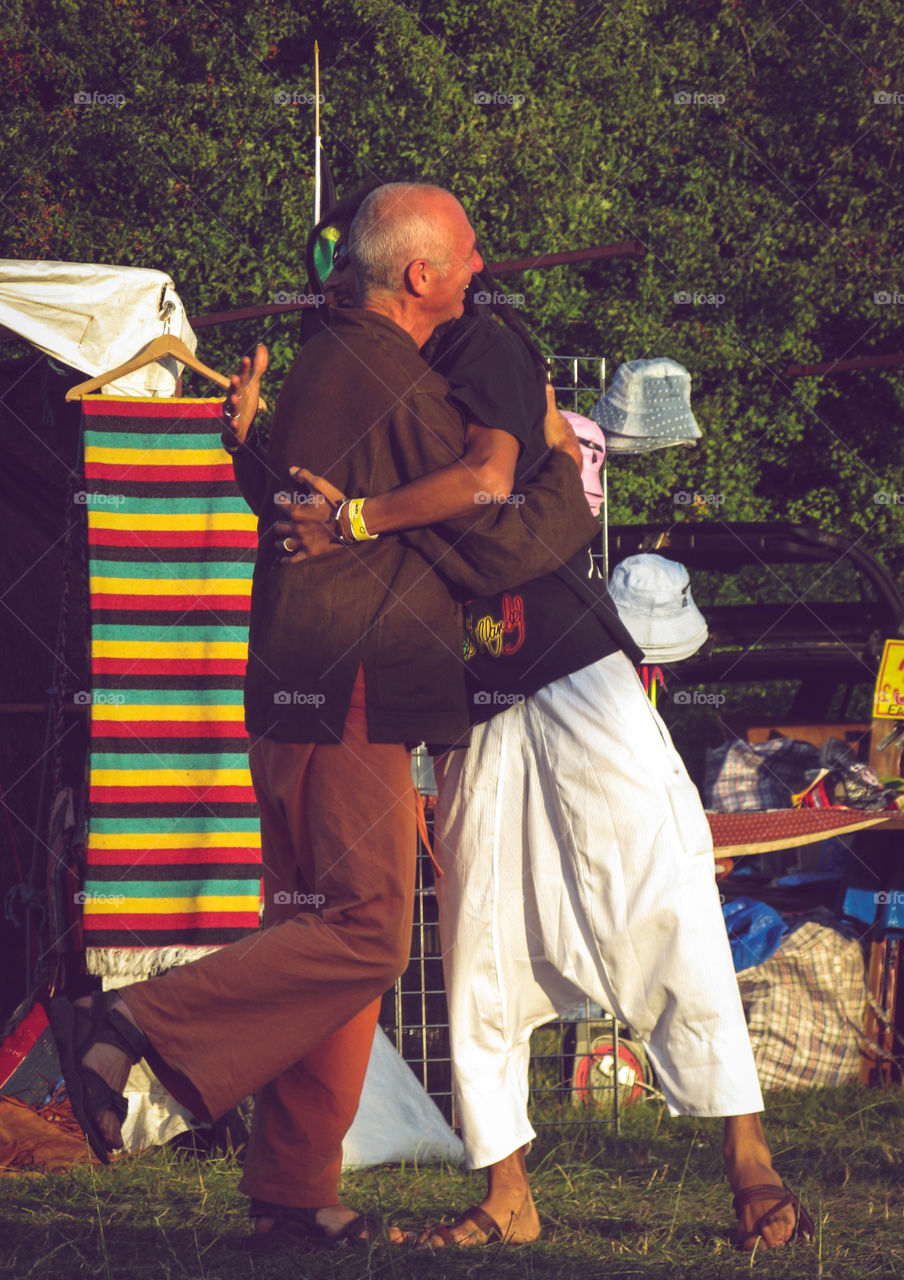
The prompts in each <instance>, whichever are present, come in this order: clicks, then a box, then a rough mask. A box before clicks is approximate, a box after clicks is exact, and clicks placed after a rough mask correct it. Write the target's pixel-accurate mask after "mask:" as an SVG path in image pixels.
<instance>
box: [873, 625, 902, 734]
mask: <svg viewBox="0 0 904 1280" xmlns="http://www.w3.org/2000/svg"><path fill="white" fill-rule="evenodd" d="M873 715H874V716H876V717H877V718H878V719H880V720H904V640H886V641H885V649H884V651H883V653H882V662H881V664H880V666H879V676H878V679H877V680H876V697H875V699H874V701H873Z"/></svg>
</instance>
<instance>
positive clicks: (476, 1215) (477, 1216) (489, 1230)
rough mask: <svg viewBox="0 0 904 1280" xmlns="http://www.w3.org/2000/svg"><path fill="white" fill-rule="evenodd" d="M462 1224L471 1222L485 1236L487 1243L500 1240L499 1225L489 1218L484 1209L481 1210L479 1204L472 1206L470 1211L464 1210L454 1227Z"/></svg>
mask: <svg viewBox="0 0 904 1280" xmlns="http://www.w3.org/2000/svg"><path fill="white" fill-rule="evenodd" d="M463 1222H473V1223H474V1226H475V1227H479V1228H480V1230H481V1231H482V1232H483V1233H484V1235H485V1236H486V1238H487V1242H488V1243H489V1242H490V1241H494V1240H502V1232H501V1230H500V1229H499V1223H498V1222H495V1221H494V1220H493V1219H492V1218H491V1217H490V1215H489V1214H488V1213H487V1211H486V1209H481V1207H480V1205H479V1204H472V1205H471V1207H470V1209H465V1211H464V1213H463V1214H462V1215H461V1216H460V1217H459V1218H458V1219H457V1221H456V1224H455V1225H456V1226H459V1225H460V1224H461V1223H463Z"/></svg>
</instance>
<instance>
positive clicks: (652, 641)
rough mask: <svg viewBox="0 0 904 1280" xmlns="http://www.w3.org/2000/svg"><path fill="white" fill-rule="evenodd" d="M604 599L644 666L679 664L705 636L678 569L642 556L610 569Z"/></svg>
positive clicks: (703, 621) (662, 559) (659, 558)
mask: <svg viewBox="0 0 904 1280" xmlns="http://www.w3.org/2000/svg"><path fill="white" fill-rule="evenodd" d="M609 594H610V595H611V596H612V599H613V600H614V601H615V605H616V607H617V609H618V614H619V617H620V618H621V620H622V622H623V623H624V624H625V626H626V627H627V628H628V630H629V631H630V632H631V635H632V636H633V638H634V640H635V641H636V642H637V644H638V645H639V646H640V648H641V649H643V652H644V659H645V661H647V662H680V660H681V659H682V658H689V657H690V656H691V654H692V653H696V652H697V650H698V649H699V648H700V646H701V645H702V644H703V642H704V640H705V639H706V638H707V636H708V635H709V630H708V629H707V626H706V619H705V618H704V617H703V614H702V613H701V612H700V610H699V609H698V608H697V606H696V605H695V604H694V599H693V596H692V595H691V580H690V576H689V574H688V572H687V569H685V567H684V565H683V564H678V563H677V562H676V561H674V560H666V559H665V557H664V556H657V555H653V554H652V553H649V552H648V553H646V554H644V555H638V556H628V557H627V559H625V560H622V561H621V562H620V563H619V564H617V565H616V566H615V568H614V569H613V571H612V578H611V580H610V582H609Z"/></svg>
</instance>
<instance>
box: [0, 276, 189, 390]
mask: <svg viewBox="0 0 904 1280" xmlns="http://www.w3.org/2000/svg"><path fill="white" fill-rule="evenodd" d="M0 327H2V329H7V330H9V331H10V332H12V333H14V334H16V335H18V336H19V337H20V338H23V339H24V340H25V341H26V342H30V343H32V344H33V345H34V346H36V347H38V348H39V349H40V350H41V351H43V352H44V353H45V354H46V355H48V356H50V357H51V358H52V359H54V360H57V361H59V362H60V363H61V364H65V365H69V366H70V367H71V368H73V369H76V370H78V371H79V372H80V373H84V374H86V375H87V376H88V377H96V376H97V375H98V374H101V373H106V372H107V370H108V369H115V368H116V367H117V365H120V364H124V363H125V362H126V361H127V360H131V359H132V357H133V356H136V355H138V354H139V353H140V352H141V351H143V350H144V348H145V347H146V346H147V345H148V343H149V342H151V341H152V340H153V339H154V338H159V337H160V336H161V335H162V334H164V333H171V334H173V335H174V336H175V337H177V338H181V339H182V341H183V342H184V343H185V345H186V346H187V347H188V348H189V350H190V351H192V352H194V350H195V348H196V346H197V338H196V337H195V334H194V331H193V330H192V327H191V325H190V324H189V323H188V319H187V317H186V314H185V307H184V306H183V305H182V302H181V300H180V298H179V295H178V294H177V293H176V289H175V286H174V284H173V281H172V279H171V278H170V277H169V276H168V275H167V274H166V272H164V271H150V270H146V269H145V268H144V267H113V266H106V265H104V264H102V263H89V262H26V261H20V260H18V259H13V258H2V259H0ZM181 368H182V367H181V365H178V364H177V363H176V362H175V361H174V360H172V359H167V360H165V361H159V362H153V363H151V364H149V365H146V366H145V368H143V369H139V370H138V371H137V372H135V373H131V374H129V375H128V376H127V377H124V378H121V379H119V380H118V381H117V382H112V383H110V384H109V385H108V386H107V387H105V391H106V392H107V393H108V394H109V395H120V396H171V395H173V394H174V393H175V388H176V381H177V379H178V377H179V374H180V372H181Z"/></svg>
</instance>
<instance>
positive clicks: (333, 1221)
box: [254, 1204, 414, 1244]
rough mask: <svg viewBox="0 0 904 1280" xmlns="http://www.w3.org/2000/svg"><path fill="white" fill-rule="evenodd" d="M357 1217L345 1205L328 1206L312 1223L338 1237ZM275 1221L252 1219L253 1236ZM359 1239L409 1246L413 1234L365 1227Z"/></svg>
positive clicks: (270, 1227) (353, 1211)
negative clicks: (387, 1241) (385, 1241)
mask: <svg viewBox="0 0 904 1280" xmlns="http://www.w3.org/2000/svg"><path fill="white" fill-rule="evenodd" d="M358 1216H359V1215H358V1214H357V1213H356V1212H355V1210H354V1209H350V1208H349V1207H348V1205H346V1204H329V1205H326V1206H325V1207H324V1208H323V1209H318V1210H317V1213H316V1216H315V1218H314V1221H315V1222H316V1223H317V1225H318V1227H322V1228H323V1230H324V1232H325V1233H326V1234H327V1235H328V1236H340V1235H342V1232H343V1229H344V1228H345V1227H347V1226H348V1224H349V1223H350V1222H354V1220H355V1218H357V1217H358ZM275 1221H276V1219H275V1218H265V1217H256V1218H255V1219H254V1234H255V1235H256V1236H257V1235H263V1234H265V1233H266V1232H268V1231H272V1229H273V1226H274V1223H275ZM384 1231H385V1235H384ZM359 1239H361V1240H364V1241H367V1243H369V1244H379V1243H380V1242H381V1241H383V1240H386V1239H388V1240H389V1243H390V1244H410V1243H411V1242H412V1241H413V1239H414V1233H413V1232H411V1231H402V1230H401V1228H399V1227H393V1226H390V1225H388V1224H387V1225H386V1226H385V1227H384V1229H383V1231H378V1230H377V1229H376V1228H375V1227H371V1228H369V1229H368V1228H367V1227H365V1228H364V1230H363V1231H362V1232H361V1235H360V1237H359Z"/></svg>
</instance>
